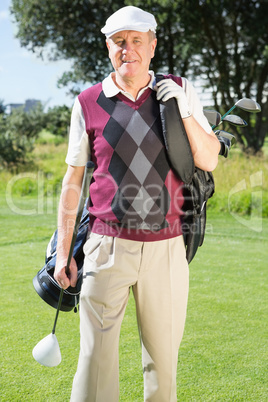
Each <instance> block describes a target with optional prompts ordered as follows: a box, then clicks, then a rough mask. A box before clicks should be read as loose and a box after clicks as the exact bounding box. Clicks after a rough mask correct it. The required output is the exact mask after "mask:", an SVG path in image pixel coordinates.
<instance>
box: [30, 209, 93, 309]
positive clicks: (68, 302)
mask: <svg viewBox="0 0 268 402" xmlns="http://www.w3.org/2000/svg"><path fill="white" fill-rule="evenodd" d="M88 224H89V212H88V209H87V202H86V203H85V207H84V210H83V213H82V217H81V221H80V225H79V229H78V234H77V238H76V242H75V246H74V251H73V257H74V258H75V260H76V263H77V267H78V279H77V284H76V286H75V287H74V288H73V287H71V286H70V287H69V288H68V289H66V290H64V293H63V299H62V303H61V308H60V310H62V311H71V310H72V309H73V308H75V311H76V305H77V304H78V302H79V294H80V290H81V285H82V279H83V262H84V253H83V245H84V243H85V242H86V238H87V233H88ZM57 239H58V231H57V230H56V231H55V232H54V233H53V235H52V237H51V239H50V241H49V243H48V246H47V250H46V257H45V265H44V266H43V268H42V269H40V271H38V273H37V275H36V276H35V277H34V279H33V285H34V288H35V290H36V292H37V293H38V294H39V296H40V297H41V298H42V299H43V300H44V301H45V302H46V303H48V304H49V305H50V306H52V307H54V308H57V306H58V301H59V295H60V291H61V288H60V286H59V285H58V283H57V282H56V280H55V279H54V276H53V275H54V269H55V265H56V258H57V251H56V247H57Z"/></svg>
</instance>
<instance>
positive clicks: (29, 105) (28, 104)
mask: <svg viewBox="0 0 268 402" xmlns="http://www.w3.org/2000/svg"><path fill="white" fill-rule="evenodd" d="M40 103H41V101H40V100H37V99H26V101H25V103H10V104H9V105H7V107H6V113H8V114H10V113H12V111H13V110H15V109H19V108H22V109H23V110H24V111H25V112H29V111H30V110H32V109H34V108H35V107H36V106H38V105H39V104H40Z"/></svg>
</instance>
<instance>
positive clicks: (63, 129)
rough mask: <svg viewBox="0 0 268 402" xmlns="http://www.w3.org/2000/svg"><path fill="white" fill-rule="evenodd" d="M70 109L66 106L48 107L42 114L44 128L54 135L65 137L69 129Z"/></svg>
mask: <svg viewBox="0 0 268 402" xmlns="http://www.w3.org/2000/svg"><path fill="white" fill-rule="evenodd" d="M70 118H71V109H70V108H68V107H67V106H54V107H53V108H49V109H48V111H47V113H46V114H45V116H44V128H46V129H47V130H48V131H50V132H51V133H52V134H54V135H60V136H62V137H66V136H67V134H68V131H69V125H70Z"/></svg>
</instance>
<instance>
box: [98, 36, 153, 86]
mask: <svg viewBox="0 0 268 402" xmlns="http://www.w3.org/2000/svg"><path fill="white" fill-rule="evenodd" d="M156 42H157V40H156V39H155V38H153V39H152V37H151V35H150V33H149V32H136V31H121V32H118V33H116V34H115V35H113V36H112V37H111V38H109V39H108V40H107V42H106V43H107V47H108V50H109V58H110V60H111V63H112V65H113V67H114V70H115V72H116V75H117V76H119V77H120V78H122V79H125V80H127V79H135V78H139V79H142V78H143V77H144V78H145V77H146V79H147V78H148V70H149V65H150V62H151V59H152V58H153V57H154V52H155V47H156Z"/></svg>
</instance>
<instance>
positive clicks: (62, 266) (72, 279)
mask: <svg viewBox="0 0 268 402" xmlns="http://www.w3.org/2000/svg"><path fill="white" fill-rule="evenodd" d="M66 262H67V258H64V259H63V258H60V257H58V256H57V262H56V267H55V271H54V278H55V280H56V281H57V282H58V284H59V285H60V287H61V288H62V289H67V288H68V287H69V286H72V287H75V285H76V282H77V264H76V261H75V259H74V258H72V259H71V263H70V266H69V272H68V273H67V274H66Z"/></svg>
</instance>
